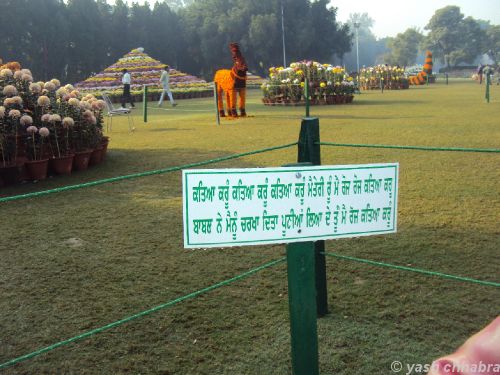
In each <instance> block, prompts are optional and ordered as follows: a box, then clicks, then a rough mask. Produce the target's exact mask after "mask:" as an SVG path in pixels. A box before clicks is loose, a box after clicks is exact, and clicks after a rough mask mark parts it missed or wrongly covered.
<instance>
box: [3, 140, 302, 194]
mask: <svg viewBox="0 0 500 375" xmlns="http://www.w3.org/2000/svg"><path fill="white" fill-rule="evenodd" d="M296 145H297V142H294V143H289V144H286V145H281V146H275V147H268V148H264V149H260V150H255V151H249V152H243V153H241V154H236V155H230V156H224V157H221V158H216V159H210V160H205V161H200V162H197V163H191V164H184V165H180V166H177V167H170V168H164V169H157V170H153V171H148V172H141V173H134V174H128V175H125V176H118V177H112V178H106V179H103V180H97V181H92V182H86V183H83V184H77V185H69V186H63V187H60V188H55V189H50V190H43V191H37V192H34V193H27V194H20V195H13V196H11V197H4V198H0V203H2V202H9V201H15V200H20V199H27V198H34V197H40V196H43V195H48V194H53V193H61V192H63V191H68V190H77V189H82V188H86V187H91V186H97V185H102V184H107V183H111V182H116V181H123V180H130V179H132V178H139V177H145V176H153V175H158V174H163V173H169V172H174V171H179V170H182V169H187V168H193V167H199V166H202V165H207V164H213V163H218V162H221V161H226V160H231V159H237V158H241V157H243V156H249V155H255V154H260V153H263V152H268V151H275V150H280V149H283V148H288V147H293V146H296Z"/></svg>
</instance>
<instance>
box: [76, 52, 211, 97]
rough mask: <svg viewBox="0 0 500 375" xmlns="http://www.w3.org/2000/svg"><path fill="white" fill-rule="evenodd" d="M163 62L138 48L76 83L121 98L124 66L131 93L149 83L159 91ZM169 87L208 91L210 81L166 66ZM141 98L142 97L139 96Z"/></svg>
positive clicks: (84, 88)
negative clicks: (128, 74) (129, 78)
mask: <svg viewBox="0 0 500 375" xmlns="http://www.w3.org/2000/svg"><path fill="white" fill-rule="evenodd" d="M165 66H166V65H165V64H163V63H162V62H160V61H158V60H155V59H153V58H151V57H150V56H148V55H147V54H145V53H144V50H143V49H142V48H137V49H134V50H132V51H130V52H129V53H127V54H126V55H125V56H123V57H122V58H121V59H119V60H118V61H117V62H116V63H115V64H113V65H111V66H109V67H107V68H106V69H104V70H103V71H102V72H100V73H98V74H96V75H94V76H92V77H89V78H87V79H86V80H85V81H83V82H78V83H76V84H75V87H77V88H78V89H79V90H80V91H82V92H85V93H92V94H93V95H97V94H98V93H99V92H105V93H107V94H108V95H109V96H110V97H113V96H115V97H120V96H121V95H122V92H123V84H122V74H123V73H122V70H123V69H127V70H128V72H129V73H130V75H131V78H132V84H131V86H130V89H131V94H132V95H134V94H140V93H142V89H143V86H148V89H149V91H151V90H158V91H159V90H160V86H159V81H160V75H161V72H162V69H163V68H164V67H165ZM168 71H169V75H170V89H171V90H172V92H173V93H174V94H175V93H180V92H185V91H186V90H189V92H207V91H210V90H212V89H211V86H210V84H209V83H207V82H206V81H205V80H203V79H200V78H197V77H194V76H192V75H189V74H186V73H182V72H180V71H178V70H176V69H173V68H169V70H168ZM139 99H140V100H142V96H141V97H140V98H139Z"/></svg>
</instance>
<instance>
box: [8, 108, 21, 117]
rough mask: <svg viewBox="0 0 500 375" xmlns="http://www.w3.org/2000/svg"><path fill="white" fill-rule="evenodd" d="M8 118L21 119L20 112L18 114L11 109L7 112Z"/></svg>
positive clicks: (15, 110)
mask: <svg viewBox="0 0 500 375" xmlns="http://www.w3.org/2000/svg"><path fill="white" fill-rule="evenodd" d="M9 117H11V118H19V117H21V112H19V111H18V110H17V109H11V110H10V112H9Z"/></svg>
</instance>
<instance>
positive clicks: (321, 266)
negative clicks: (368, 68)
mask: <svg viewBox="0 0 500 375" xmlns="http://www.w3.org/2000/svg"><path fill="white" fill-rule="evenodd" d="M319 141H320V139H319V119H318V118H316V117H308V118H304V119H302V125H301V128H300V135H299V142H298V143H299V144H298V155H297V161H298V162H299V163H305V162H306V163H307V162H309V163H311V164H312V165H321V148H320V145H319ZM314 253H315V257H316V261H315V267H316V272H315V274H316V310H317V313H318V317H322V316H325V315H326V314H328V293H327V287H326V286H327V283H326V256H325V241H323V240H321V241H316V242H315V243H314Z"/></svg>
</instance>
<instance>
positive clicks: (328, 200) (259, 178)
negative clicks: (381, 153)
mask: <svg viewBox="0 0 500 375" xmlns="http://www.w3.org/2000/svg"><path fill="white" fill-rule="evenodd" d="M397 188H398V164H397V163H392V164H367V165H340V166H317V167H293V168H250V169H202V170H184V171H183V185H182V189H183V207H184V246H185V247H187V248H196V247H225V246H242V245H260V244H273V243H289V242H299V241H314V240H321V239H334V238H342V237H357V236H368V235H375V234H383V233H394V232H396V228H397V216H396V213H397Z"/></svg>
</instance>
